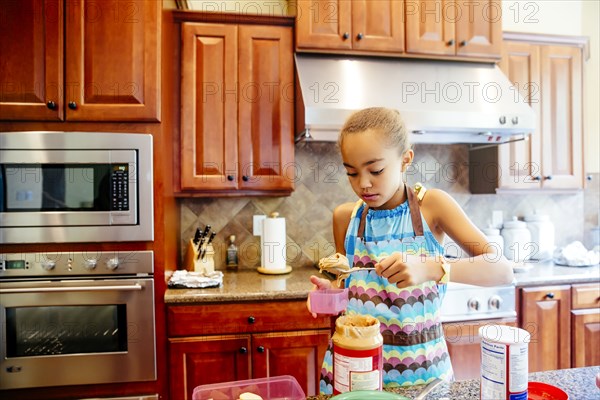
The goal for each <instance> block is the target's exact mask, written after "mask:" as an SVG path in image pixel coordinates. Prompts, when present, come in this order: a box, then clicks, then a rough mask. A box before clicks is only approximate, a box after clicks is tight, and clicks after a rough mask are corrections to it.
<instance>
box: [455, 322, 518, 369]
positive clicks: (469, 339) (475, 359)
mask: <svg viewBox="0 0 600 400" xmlns="http://www.w3.org/2000/svg"><path fill="white" fill-rule="evenodd" d="M485 325H506V326H512V327H516V326H517V321H516V320H515V319H499V320H495V319H494V320H482V321H470V322H457V323H445V324H444V336H445V337H446V344H447V346H448V354H449V355H450V360H451V361H452V368H453V369H454V378H455V379H456V380H458V381H461V380H465V379H479V378H480V377H481V338H480V337H479V328H480V327H482V326H485ZM492 329H493V328H492Z"/></svg>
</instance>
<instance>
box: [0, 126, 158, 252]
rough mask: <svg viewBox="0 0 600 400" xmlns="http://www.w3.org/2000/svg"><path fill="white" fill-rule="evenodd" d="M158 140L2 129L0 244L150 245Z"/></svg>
mask: <svg viewBox="0 0 600 400" xmlns="http://www.w3.org/2000/svg"><path fill="white" fill-rule="evenodd" d="M152 199H153V189H152V136H151V135H148V134H127V133H96V132H0V244H2V243H44V242H46V243H48V242H103V241H150V240H153V238H154V231H153V228H152V227H153V202H152Z"/></svg>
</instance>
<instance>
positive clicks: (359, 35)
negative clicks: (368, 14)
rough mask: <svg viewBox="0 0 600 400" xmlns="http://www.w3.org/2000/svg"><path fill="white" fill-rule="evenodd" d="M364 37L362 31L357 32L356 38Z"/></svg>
mask: <svg viewBox="0 0 600 400" xmlns="http://www.w3.org/2000/svg"><path fill="white" fill-rule="evenodd" d="M363 37H364V35H363V34H362V33H359V34H358V35H356V39H358V40H360V39H362V38H363Z"/></svg>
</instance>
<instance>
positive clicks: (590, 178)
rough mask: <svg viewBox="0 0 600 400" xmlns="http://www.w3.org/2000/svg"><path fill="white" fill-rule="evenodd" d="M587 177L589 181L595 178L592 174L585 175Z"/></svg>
mask: <svg viewBox="0 0 600 400" xmlns="http://www.w3.org/2000/svg"><path fill="white" fill-rule="evenodd" d="M585 179H587V180H588V181H591V180H592V179H593V178H592V176H591V175H588V176H586V177H585Z"/></svg>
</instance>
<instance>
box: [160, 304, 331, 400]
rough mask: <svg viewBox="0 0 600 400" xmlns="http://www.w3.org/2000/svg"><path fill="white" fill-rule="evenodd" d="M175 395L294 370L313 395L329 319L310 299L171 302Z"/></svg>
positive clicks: (180, 396)
mask: <svg viewBox="0 0 600 400" xmlns="http://www.w3.org/2000/svg"><path fill="white" fill-rule="evenodd" d="M167 321H168V322H167V324H168V326H167V332H168V337H169V358H170V362H171V364H170V365H171V372H170V376H169V381H170V392H171V398H173V399H182V400H183V399H191V396H192V392H193V389H194V388H195V387H196V386H198V385H203V384H209V383H218V382H227V381H235V380H242V379H250V378H263V377H267V376H277V375H292V376H294V377H295V378H296V380H297V381H298V382H299V383H300V385H301V386H302V389H303V390H304V392H305V393H306V394H307V395H315V394H317V393H318V391H319V374H320V371H321V363H322V361H323V357H324V355H325V351H326V350H327V345H328V341H329V337H330V320H329V318H325V317H320V318H317V319H314V318H312V316H311V315H310V314H309V313H308V311H307V309H306V302H305V301H279V302H264V303H231V304H207V305H186V306H169V307H168V308H167Z"/></svg>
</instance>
